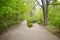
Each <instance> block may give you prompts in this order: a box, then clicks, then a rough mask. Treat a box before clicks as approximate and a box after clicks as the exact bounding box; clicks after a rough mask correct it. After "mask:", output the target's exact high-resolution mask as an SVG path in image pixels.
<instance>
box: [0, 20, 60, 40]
mask: <svg viewBox="0 0 60 40" xmlns="http://www.w3.org/2000/svg"><path fill="white" fill-rule="evenodd" d="M0 40H60V39H59V38H57V37H56V36H55V35H53V34H51V33H50V32H49V31H47V30H46V29H44V28H43V27H41V26H40V25H38V24H37V23H35V24H33V27H32V28H28V27H27V23H26V21H23V22H22V23H21V24H20V25H18V26H16V28H15V29H13V30H10V31H8V32H6V33H5V34H3V35H1V36H0Z"/></svg>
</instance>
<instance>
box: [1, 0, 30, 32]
mask: <svg viewBox="0 0 60 40" xmlns="http://www.w3.org/2000/svg"><path fill="white" fill-rule="evenodd" d="M25 2H26V0H0V32H2V31H4V30H5V29H7V28H9V27H10V26H12V25H14V24H16V23H19V22H21V21H22V20H23V19H25V18H26V15H27V13H28V10H29V9H28V8H29V7H28V5H27V4H25ZM24 4H25V5H24Z"/></svg>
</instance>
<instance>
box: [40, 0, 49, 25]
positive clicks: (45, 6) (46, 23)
mask: <svg viewBox="0 0 60 40" xmlns="http://www.w3.org/2000/svg"><path fill="white" fill-rule="evenodd" d="M41 2H42V6H43V8H42V10H43V16H44V25H45V26H47V25H48V1H47V0H41Z"/></svg>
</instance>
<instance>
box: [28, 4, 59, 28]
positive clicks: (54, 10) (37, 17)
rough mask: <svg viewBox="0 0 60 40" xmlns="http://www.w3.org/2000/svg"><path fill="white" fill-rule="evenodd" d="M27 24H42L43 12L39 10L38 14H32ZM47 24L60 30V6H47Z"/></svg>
mask: <svg viewBox="0 0 60 40" xmlns="http://www.w3.org/2000/svg"><path fill="white" fill-rule="evenodd" d="M28 21H29V23H30V24H31V23H38V24H43V12H42V9H41V8H40V9H39V11H38V12H36V13H35V14H34V16H33V17H31V18H30V19H29V20H28ZM48 24H49V25H52V26H56V27H59V28H60V6H59V5H57V6H56V7H54V6H49V12H48Z"/></svg>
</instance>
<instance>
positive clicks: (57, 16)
mask: <svg viewBox="0 0 60 40" xmlns="http://www.w3.org/2000/svg"><path fill="white" fill-rule="evenodd" d="M49 24H52V25H54V26H57V27H60V6H56V7H55V8H54V7H52V8H51V9H50V11H49Z"/></svg>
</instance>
